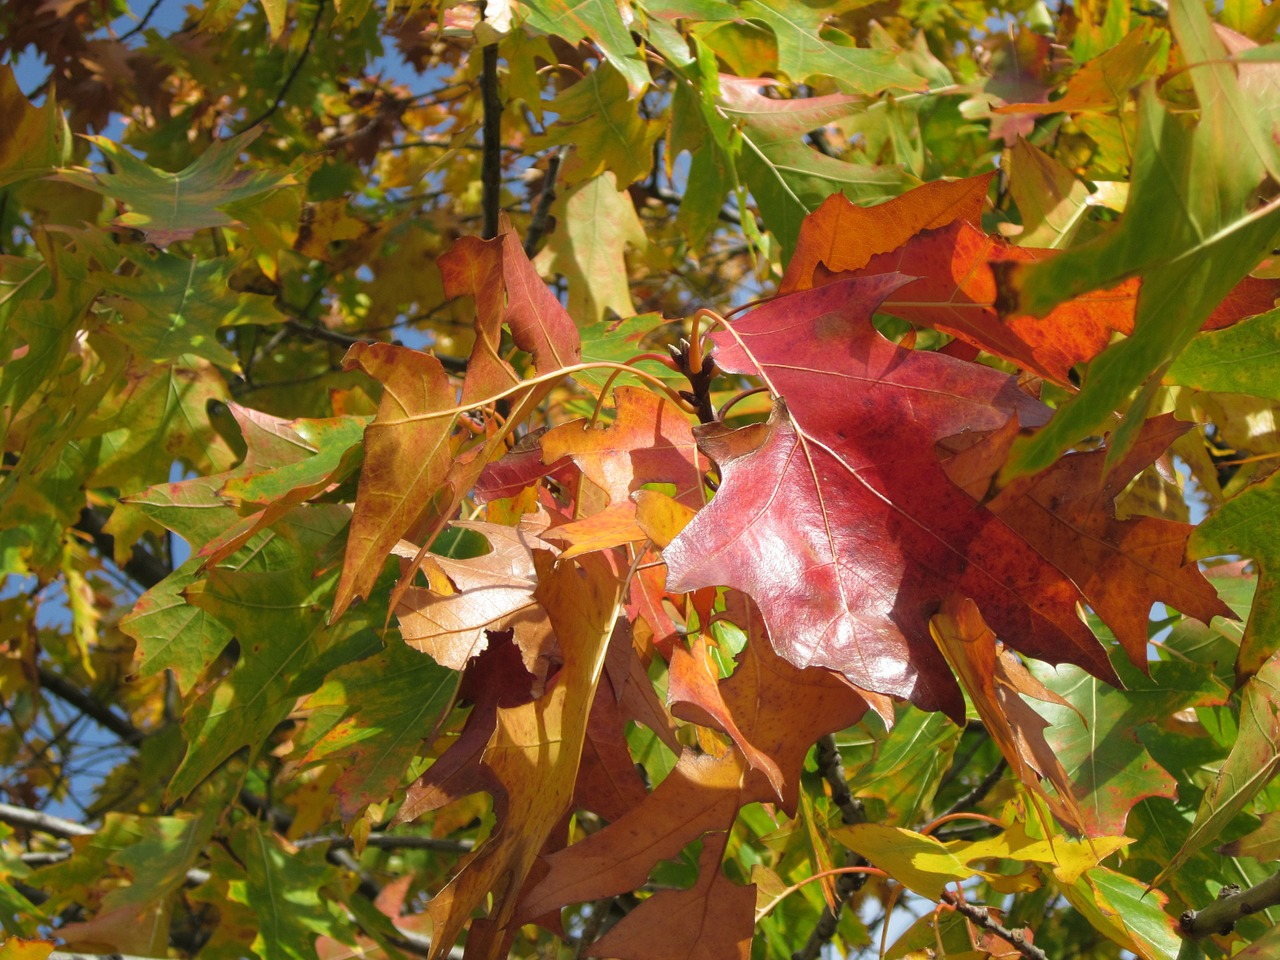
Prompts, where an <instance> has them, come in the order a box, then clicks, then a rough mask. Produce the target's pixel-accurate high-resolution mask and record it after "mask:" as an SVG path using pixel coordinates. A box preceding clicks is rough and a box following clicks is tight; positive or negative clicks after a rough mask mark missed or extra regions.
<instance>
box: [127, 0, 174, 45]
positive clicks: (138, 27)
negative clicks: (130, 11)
mask: <svg viewBox="0 0 1280 960" xmlns="http://www.w3.org/2000/svg"><path fill="white" fill-rule="evenodd" d="M162 3H164V0H152V2H151V6H149V7H147V12H146V13H144V14H143V15H142V19H141V20H139V21H138V22H137V24H135V25H134V27H133V28H132V29H130V30H128V31H126V32H125V33H122V34H120V42H121V43H124V42H125V41H126V40H128V39H129V38H130V37H133V36H136V35H137V34H139V33H141V32H142V31H143V30H145V29H147V24H148V23H150V22H151V18H152V17H153V16H155V12H156V11H157V10H159V9H160V4H162Z"/></svg>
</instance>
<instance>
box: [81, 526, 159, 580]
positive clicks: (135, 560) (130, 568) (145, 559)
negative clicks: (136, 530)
mask: <svg viewBox="0 0 1280 960" xmlns="http://www.w3.org/2000/svg"><path fill="white" fill-rule="evenodd" d="M106 525H107V518H106V516H105V515H104V514H103V513H102V512H101V511H99V510H95V509H93V508H92V507H85V508H84V509H83V510H81V511H80V517H79V519H78V520H76V524H75V529H76V530H79V531H80V532H81V533H85V534H88V535H89V539H90V540H92V541H93V546H94V549H95V550H97V551H98V553H100V554H102V555H103V556H104V557H106V558H107V559H108V560H110V559H112V558H113V557H114V556H115V548H116V538H115V537H113V536H112V535H111V534H109V533H107V532H106ZM122 569H123V571H124V572H125V574H127V575H128V577H129V578H130V579H131V580H133V581H134V582H135V583H137V584H138V585H139V586H141V587H142V588H143V589H145V590H150V589H151V588H152V587H154V586H155V585H156V584H157V583H159V582H160V581H161V580H163V579H164V578H165V577H167V576H168V575H169V574H170V572H171V571H170V569H169V565H168V564H167V563H165V562H164V561H163V560H161V559H160V558H159V557H157V556H156V555H155V554H153V553H150V552H149V551H147V550H146V549H144V548H143V547H142V546H140V545H139V544H134V545H133V553H132V554H131V555H130V557H129V559H128V560H126V561H125V564H124V567H123V568H122Z"/></svg>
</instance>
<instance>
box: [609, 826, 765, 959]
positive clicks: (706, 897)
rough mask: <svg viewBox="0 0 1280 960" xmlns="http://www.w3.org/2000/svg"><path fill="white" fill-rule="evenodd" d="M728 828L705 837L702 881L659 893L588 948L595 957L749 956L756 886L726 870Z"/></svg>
mask: <svg viewBox="0 0 1280 960" xmlns="http://www.w3.org/2000/svg"><path fill="white" fill-rule="evenodd" d="M728 841H729V835H728V833H723V832H720V833H713V834H709V835H708V836H707V837H705V838H704V839H703V845H702V856H701V857H700V858H699V859H698V881H697V883H695V884H694V885H693V886H692V887H690V888H689V889H688V890H662V891H660V892H659V893H656V894H654V895H653V896H652V897H650V898H649V899H648V900H646V901H644V903H642V904H640V906H639V907H637V908H636V909H635V910H633V911H631V913H629V914H627V916H626V917H624V918H623V919H622V921H621V922H620V923H619V924H618V925H617V926H615V927H614V928H613V929H612V930H610V931H609V932H608V933H606V934H605V935H604V936H603V937H601V938H600V939H599V940H597V941H596V942H595V943H593V944H591V946H590V947H588V949H587V956H589V957H616V958H617V960H649V958H651V957H685V958H688V960H731V958H733V960H748V958H749V957H750V956H751V938H752V935H753V933H754V931H755V906H756V886H755V884H754V883H752V884H748V885H747V886H745V887H740V886H738V884H736V883H733V882H731V881H730V880H729V879H728V878H727V877H726V876H725V875H724V873H723V871H721V869H720V860H721V858H722V857H723V856H724V849H725V846H726V845H727V843H728Z"/></svg>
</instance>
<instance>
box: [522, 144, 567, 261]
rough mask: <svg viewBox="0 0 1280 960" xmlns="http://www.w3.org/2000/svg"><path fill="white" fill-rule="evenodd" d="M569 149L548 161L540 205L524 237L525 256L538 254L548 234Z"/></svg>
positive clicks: (539, 200) (552, 156)
mask: <svg viewBox="0 0 1280 960" xmlns="http://www.w3.org/2000/svg"><path fill="white" fill-rule="evenodd" d="M567 152H568V148H567V147H564V146H562V147H560V148H559V149H558V150H557V151H556V152H555V153H553V154H552V155H551V159H550V160H548V161H547V175H546V176H545V177H544V178H543V181H542V193H540V194H539V195H538V205H537V206H536V207H534V210H533V217H532V218H531V219H530V220H529V232H528V233H526V234H525V235H524V255H525V256H526V257H532V256H533V255H534V254H535V253H537V252H538V244H539V243H541V242H542V235H543V234H544V233H546V232H547V221H548V220H549V219H550V217H551V205H552V204H553V203H555V200H556V180H557V179H559V177H560V164H562V163H563V162H564V157H565V154H566V153H567Z"/></svg>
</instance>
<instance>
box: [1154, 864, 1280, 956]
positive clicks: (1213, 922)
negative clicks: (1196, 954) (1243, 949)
mask: <svg viewBox="0 0 1280 960" xmlns="http://www.w3.org/2000/svg"><path fill="white" fill-rule="evenodd" d="M1224 894H1225V896H1224ZM1268 907H1280V873H1274V874H1272V875H1271V876H1269V877H1267V879H1265V880H1263V881H1262V882H1261V883H1259V884H1258V885H1257V886H1253V887H1250V888H1249V889H1248V890H1239V889H1234V888H1233V886H1226V887H1223V888H1222V889H1221V890H1220V891H1218V899H1217V900H1215V901H1214V902H1213V903H1211V904H1209V906H1207V907H1205V908H1204V909H1203V910H1188V911H1187V912H1186V913H1184V914H1183V915H1182V916H1181V917H1179V918H1178V925H1179V926H1180V927H1181V928H1182V935H1183V936H1184V937H1186V938H1187V939H1189V940H1202V939H1204V938H1205V937H1209V936H1213V935H1214V934H1218V935H1219V936H1224V937H1225V936H1226V935H1227V934H1229V933H1230V932H1231V931H1232V930H1233V929H1235V925H1236V921H1238V920H1239V919H1240V918H1241V917H1247V916H1249V915H1251V914H1254V913H1257V912H1258V911H1260V910H1266V909H1267V908H1268Z"/></svg>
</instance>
